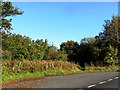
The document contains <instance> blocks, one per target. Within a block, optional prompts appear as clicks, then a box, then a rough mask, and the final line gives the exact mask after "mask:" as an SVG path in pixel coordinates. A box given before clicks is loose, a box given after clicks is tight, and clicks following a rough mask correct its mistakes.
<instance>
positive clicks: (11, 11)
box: [0, 1, 23, 32]
mask: <svg viewBox="0 0 120 90" xmlns="http://www.w3.org/2000/svg"><path fill="white" fill-rule="evenodd" d="M1 8H2V10H0V11H1V20H2V24H0V31H7V32H9V31H10V30H11V29H13V28H12V23H11V21H12V19H7V17H10V16H15V15H21V14H23V11H20V10H19V8H17V7H14V6H13V5H12V3H11V2H8V1H7V2H1Z"/></svg>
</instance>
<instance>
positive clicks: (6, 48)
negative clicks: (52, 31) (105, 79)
mask: <svg viewBox="0 0 120 90" xmlns="http://www.w3.org/2000/svg"><path fill="white" fill-rule="evenodd" d="M1 6H2V25H1V28H0V30H1V35H2V38H1V39H2V58H3V60H53V61H55V60H64V61H70V62H75V63H78V64H79V65H80V66H81V67H83V68H84V67H85V65H94V66H110V65H111V66H112V65H118V64H119V62H118V61H119V59H120V25H119V23H120V17H119V16H113V17H111V20H105V23H104V24H103V27H104V30H103V31H101V32H100V33H99V34H98V35H96V36H95V37H88V38H83V39H82V40H80V41H81V42H75V41H73V40H69V41H66V42H62V43H61V45H60V49H58V48H57V47H55V46H54V45H49V43H48V41H47V39H45V40H43V39H37V40H32V39H31V38H30V37H28V36H22V35H20V34H13V33H10V30H11V29H12V24H11V20H12V19H10V20H8V19H6V18H7V17H9V16H15V15H22V14H23V13H24V12H23V11H20V10H19V9H18V8H15V7H14V6H12V3H11V2H3V3H2V5H1ZM26 12H27V11H26ZM81 34H82V33H80V35H81Z"/></svg>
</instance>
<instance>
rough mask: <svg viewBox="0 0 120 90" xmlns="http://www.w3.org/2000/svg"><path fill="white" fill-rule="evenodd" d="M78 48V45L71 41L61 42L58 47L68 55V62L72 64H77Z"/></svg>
mask: <svg viewBox="0 0 120 90" xmlns="http://www.w3.org/2000/svg"><path fill="white" fill-rule="evenodd" d="M78 48H79V44H78V43H77V42H75V41H73V40H70V41H67V42H62V44H61V45H60V50H65V51H66V53H67V54H68V59H69V61H74V62H77V61H76V60H77V59H76V58H77V57H76V55H77V54H78V51H79V49H78Z"/></svg>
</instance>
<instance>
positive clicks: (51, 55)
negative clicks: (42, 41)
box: [44, 45, 58, 60]
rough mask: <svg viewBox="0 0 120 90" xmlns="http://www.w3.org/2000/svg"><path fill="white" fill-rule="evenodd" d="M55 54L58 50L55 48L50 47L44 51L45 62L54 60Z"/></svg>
mask: <svg viewBox="0 0 120 90" xmlns="http://www.w3.org/2000/svg"><path fill="white" fill-rule="evenodd" d="M57 52H58V49H57V47H55V46H53V45H51V46H49V47H48V49H47V51H46V55H45V57H44V58H45V59H46V60H55V59H56V57H57Z"/></svg>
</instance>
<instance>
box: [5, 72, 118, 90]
mask: <svg viewBox="0 0 120 90" xmlns="http://www.w3.org/2000/svg"><path fill="white" fill-rule="evenodd" d="M119 85H120V82H119V75H118V72H101V73H86V74H74V75H64V76H49V77H45V78H42V79H38V80H34V81H26V82H21V83H16V84H12V85H7V86H4V88H15V87H19V86H24V87H25V86H26V87H28V86H29V88H46V89H47V88H62V89H61V90H64V88H65V90H85V89H90V90H91V89H92V90H96V89H98V88H103V89H100V90H107V89H108V90H110V88H111V89H114V90H118V88H119ZM24 87H23V88H24ZM46 89H45V90H46ZM54 90H55V89H54Z"/></svg>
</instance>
